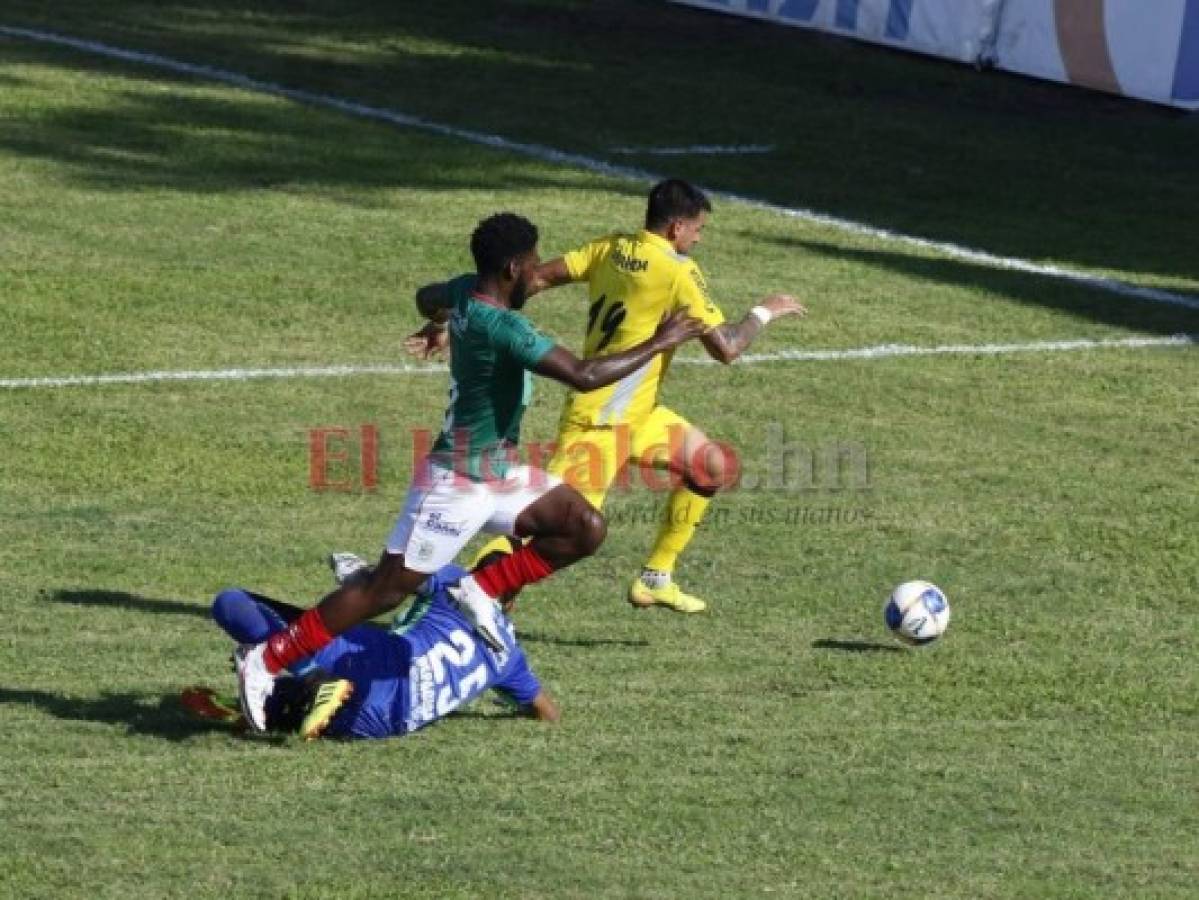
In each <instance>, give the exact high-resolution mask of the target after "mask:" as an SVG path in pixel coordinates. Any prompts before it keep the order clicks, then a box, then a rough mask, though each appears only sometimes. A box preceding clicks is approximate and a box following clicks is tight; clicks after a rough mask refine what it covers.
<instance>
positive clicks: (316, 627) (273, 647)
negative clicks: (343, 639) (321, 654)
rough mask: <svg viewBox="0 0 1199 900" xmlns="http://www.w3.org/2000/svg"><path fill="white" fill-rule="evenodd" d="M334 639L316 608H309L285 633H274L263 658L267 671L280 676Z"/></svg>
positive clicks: (268, 641)
mask: <svg viewBox="0 0 1199 900" xmlns="http://www.w3.org/2000/svg"><path fill="white" fill-rule="evenodd" d="M332 640H333V635H331V634H329V630H328V629H327V628H325V623H324V621H323V620H322V619H321V614H320V613H319V612H318V611H317V607H315V606H314V607H313V608H312V609H306V610H304V612H303V613H302V614H301V615H300V617H299V618H298V619H296V620H295V621H294V622H292V623H291V624H290V625H288V626H287V630H286V631H279V632H276V633H275V634H272V635H271V636H270V637H269V638H267V641H266V651H265V652H264V653H263V655H262V659H263V662H265V663H266V669H267V671H268V672H271V673H272V674H273V673H277V672H280V671H282V670H283V669H285V668H289V667H291V666H294V665H295V664H296V663H298V662H300V661H301V660H303V659H307V658H308V657H310V656H312V655H313V654H314V653H316V652H317V651H318V650H320V649H321V648H322V647H324V646H325V645H327V644H328V643H329V642H330V641H332Z"/></svg>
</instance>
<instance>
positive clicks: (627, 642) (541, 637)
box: [516, 626, 649, 650]
mask: <svg viewBox="0 0 1199 900" xmlns="http://www.w3.org/2000/svg"><path fill="white" fill-rule="evenodd" d="M516 634H517V637H518V638H520V642H521V643H522V644H553V645H554V646H556V647H580V648H582V649H585V650H586V649H594V648H596V647H648V646H649V641H647V640H646V639H645V638H632V639H625V638H590V637H577V638H569V637H559V636H558V635H554V634H546V633H545V632H543V631H525V630H524V629H522V628H520V627H519V626H518V628H517V632H516Z"/></svg>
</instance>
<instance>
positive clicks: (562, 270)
mask: <svg viewBox="0 0 1199 900" xmlns="http://www.w3.org/2000/svg"><path fill="white" fill-rule="evenodd" d="M572 281H574V279H573V278H572V277H571V276H570V270H569V269H568V268H566V260H565V259H563V258H562V257H561V256H559V257H557V258H555V259H551V260H549V261H548V262H543V263H542V264H541V265H539V266H538V267H537V271H536V273H535V274H534V275H533V280H532V282H530V284H529V288H528V289H529V296H530V297H532V296H533V295H534V294H540V293H541V292H542V291H546V290H549V289H550V288H556V287H560V286H561V285H564V284H570V283H571V282H572Z"/></svg>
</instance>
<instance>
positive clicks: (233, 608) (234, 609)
mask: <svg viewBox="0 0 1199 900" xmlns="http://www.w3.org/2000/svg"><path fill="white" fill-rule="evenodd" d="M253 602H254V600H253V598H252V597H250V595H249V594H247V593H246V592H245V591H243V590H242V589H241V588H225V589H224V590H223V591H221V592H220V593H219V594H217V595H216V597H214V598H213V600H212V617H213V618H214V619H215V620H216V621H217V622H218V623H219V624H221V625H222V626H223V625H224V624H225V623H226V622H230V621H232V620H233V619H234V617H235V616H236V615H237V613H238V611H239V610H241V609H243V608H244V607H245V605H246V604H247V603H253Z"/></svg>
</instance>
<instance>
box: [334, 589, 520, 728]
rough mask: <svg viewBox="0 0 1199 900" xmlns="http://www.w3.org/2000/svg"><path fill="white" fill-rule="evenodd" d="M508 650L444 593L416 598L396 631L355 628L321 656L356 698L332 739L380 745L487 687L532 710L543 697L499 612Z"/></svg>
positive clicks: (339, 719)
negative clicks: (487, 638)
mask: <svg viewBox="0 0 1199 900" xmlns="http://www.w3.org/2000/svg"><path fill="white" fill-rule="evenodd" d="M496 619H497V621H499V622H500V623H501V625H502V627H501V629H500V630H501V632H502V634H503V637H504V649H503V651H501V652H498V653H497V652H496V651H494V650H492V649H491V648H490V647H488V646H487V644H486V643H485V642H484V641H483V640H482V639H481V638H479V637H478V635H476V634H475V631H474V629H473V627H472V626H471V624H470V622H469V621H468V620H467V619H466V618H465V617H464V616H463V615H462V613H461V612H459V611H458V609H457V608H456V607H455V606H453V604H451V603H450V602H449V601H448V600H447V599H446V598H445V594H444V591H441V590H439V591H436V592H435V593H434V594H433V596H422V597H418V598H417V599H416V600H415V601H414V602H413V604H412V606H411V607H410V608H409V609H408V611H407V612H406V613H405V614H403V615H402V616H400V617H398V618H397V620H396V624H395V627H393V628H392V629H391V630H390V631H388V630H385V629H382V628H378V627H374V626H369V625H368V626H359V627H357V628H352V629H350V630H349V631H347V632H346V633H345V634H343V635H341V636H340V637H338V638H336V639H335V640H334V641H333V642H332V643H331V644H329V645H328V646H327V647H325V648H324V649H323V650H321V651H320V652H319V653H317V654H316V656H315V657H313V658H314V660H315V661H316V663H317V665H319V666H320V667H321V668H322V669H325V670H326V671H328V672H331V673H332V674H334V675H336V676H338V677H339V678H346V679H349V680H350V681H352V682H353V683H354V694H353V696H352V697H351V698H350V700H349V702H348V703H347V704H346V705H345V707H343V708H342V709H341V711H340V712H338V714H337V715H336V716H335V717H334V719H333V721H332V722H331V723H330V725H329V728H328V730H327V731H326V732H325V733H326V734H328V735H338V736H345V737H365V738H382V737H391V736H393V735H401V734H407V733H408V732H410V731H415V730H416V729H418V728H420V727H422V726H424V725H428V724H429V723H430V722H433V721H435V720H437V719H440V718H441V717H443V716H446V715H449V714H450V713H451V712H453V711H454V710H455V709H457V708H458V707H460V706H463V705H464V704H466V703H469V702H470V701H471V700H474V699H475V698H476V697H478V696H479V695H480V694H482V693H483V692H484V691H486V690H488V689H489V688H491V689H494V690H496V691H499V692H500V693H502V694H504V695H506V696H507V697H508V698H509V699H511V700H512V701H513V702H514V703H516V704H517V705H519V706H527V705H529V704H530V703H532V702H533V699H534V698H535V697H536V696H537V694H538V693H539V692H540V690H541V685H540V683H539V682H538V681H537V678H536V676H535V675H534V674H533V672H532V670H531V669H530V668H529V664H528V661H527V660H526V659H525V654H524V651H523V650H522V649H521V648H520V646H519V645H518V644H517V643H516V635H515V632H514V630H513V628H512V623H511V622H509V621H508V620H507V619H506V618H504V617H503V616H502V615H501V614H500V613H499V612H498V611H497V613H496Z"/></svg>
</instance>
